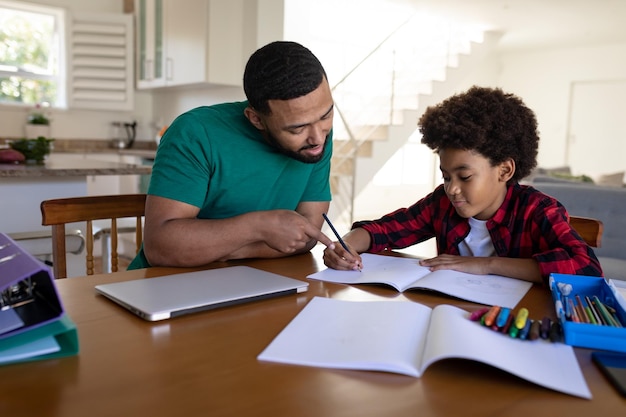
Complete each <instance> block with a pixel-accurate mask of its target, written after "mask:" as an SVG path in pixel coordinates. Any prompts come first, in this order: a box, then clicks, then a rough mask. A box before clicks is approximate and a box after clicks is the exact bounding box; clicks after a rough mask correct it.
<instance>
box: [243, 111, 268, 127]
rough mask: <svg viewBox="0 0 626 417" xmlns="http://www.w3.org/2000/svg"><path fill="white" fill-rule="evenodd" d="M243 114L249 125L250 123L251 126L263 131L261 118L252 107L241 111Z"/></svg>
mask: <svg viewBox="0 0 626 417" xmlns="http://www.w3.org/2000/svg"><path fill="white" fill-rule="evenodd" d="M243 114H244V115H245V116H246V118H247V119H248V120H249V121H250V123H252V126H254V127H256V128H257V129H259V130H265V125H264V124H263V120H262V119H261V116H259V113H257V111H256V110H254V109H253V108H252V107H246V109H245V110H244V111H243Z"/></svg>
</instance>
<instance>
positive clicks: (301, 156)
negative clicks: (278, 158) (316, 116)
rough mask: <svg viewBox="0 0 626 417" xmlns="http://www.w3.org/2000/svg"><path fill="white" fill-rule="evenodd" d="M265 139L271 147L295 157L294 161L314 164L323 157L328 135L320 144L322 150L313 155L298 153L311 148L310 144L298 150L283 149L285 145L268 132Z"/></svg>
mask: <svg viewBox="0 0 626 417" xmlns="http://www.w3.org/2000/svg"><path fill="white" fill-rule="evenodd" d="M265 140H266V141H267V143H268V144H269V145H270V146H271V147H272V148H274V149H276V150H277V151H278V152H280V153H282V154H283V155H285V156H288V157H290V158H292V159H295V160H296V161H300V162H304V163H305V164H315V163H317V162H319V161H321V160H322V158H323V157H324V153H326V141H328V136H326V140H324V144H323V145H322V146H323V147H324V150H323V151H322V153H320V154H319V155H315V156H307V155H304V154H301V153H300V151H303V150H305V149H309V148H312V146H305V147H303V148H301V149H300V151H292V150H290V149H285V147H283V145H281V144H280V142H278V140H276V138H275V137H274V136H272V135H271V134H270V133H269V132H268V133H267V134H266V135H265Z"/></svg>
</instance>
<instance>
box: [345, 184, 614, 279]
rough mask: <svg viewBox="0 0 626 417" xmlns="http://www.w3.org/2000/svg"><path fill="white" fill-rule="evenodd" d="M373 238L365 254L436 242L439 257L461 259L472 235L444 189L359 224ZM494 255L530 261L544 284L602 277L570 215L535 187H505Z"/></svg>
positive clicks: (493, 224) (492, 223)
mask: <svg viewBox="0 0 626 417" xmlns="http://www.w3.org/2000/svg"><path fill="white" fill-rule="evenodd" d="M356 227H362V228H363V229H365V230H367V231H368V232H369V233H370V235H371V237H372V245H371V247H370V248H369V250H368V252H371V253H376V252H380V251H382V250H386V249H400V248H406V247H408V246H411V245H414V244H416V243H420V242H423V241H425V240H428V239H430V238H432V237H434V238H435V239H436V240H437V252H438V253H440V254H442V253H447V254H450V255H459V244H460V243H461V242H462V241H463V240H464V239H465V237H466V236H467V234H468V233H469V231H470V226H469V222H468V220H467V219H465V218H463V217H461V216H459V215H458V214H457V212H456V210H455V209H454V207H453V206H452V204H451V203H450V199H449V198H448V197H447V196H446V193H445V191H444V189H443V185H440V186H439V187H437V188H436V189H435V190H434V191H433V192H432V193H430V194H429V195H427V196H426V197H424V198H423V199H421V200H419V201H418V202H417V203H415V204H413V205H412V206H411V207H409V208H402V209H398V210H396V211H394V212H392V213H389V214H387V215H385V216H383V217H381V218H380V219H378V220H373V221H361V222H356V223H354V224H353V225H352V228H353V229H354V228H356ZM487 229H488V230H489V234H490V235H491V241H492V242H493V247H494V248H495V250H496V254H497V256H502V257H509V258H533V259H535V260H536V261H537V262H538V263H539V268H540V270H541V275H542V276H543V278H544V280H547V278H548V276H549V274H550V273H551V272H558V273H562V274H576V275H591V276H602V268H601V267H600V263H599V262H598V258H596V255H595V254H594V252H593V249H591V247H589V246H588V245H587V244H586V243H585V242H584V241H583V240H582V238H581V237H580V236H579V235H578V233H576V232H575V231H574V230H573V229H572V228H571V227H570V225H569V214H568V213H567V211H566V210H565V207H563V205H561V203H559V202H558V201H557V200H555V199H554V198H552V197H550V196H548V195H546V194H543V193H542V192H540V191H538V190H536V189H534V188H533V187H530V186H526V185H520V184H514V185H511V186H509V187H508V191H507V194H506V197H505V199H504V202H503V203H502V205H501V206H500V208H499V209H498V211H497V212H496V213H495V215H494V216H493V217H492V218H491V219H489V220H488V221H487Z"/></svg>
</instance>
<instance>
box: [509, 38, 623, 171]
mask: <svg viewBox="0 0 626 417" xmlns="http://www.w3.org/2000/svg"><path fill="white" fill-rule="evenodd" d="M499 61H500V65H501V73H500V74H499V77H498V80H497V81H498V84H499V85H501V86H502V87H503V88H505V89H507V90H509V91H511V92H513V93H515V94H517V95H519V96H520V97H522V98H523V99H524V101H525V102H526V104H527V105H528V106H529V107H530V108H532V109H533V110H534V111H535V113H536V114H537V120H538V122H539V130H540V135H541V142H540V150H539V166H542V167H556V166H561V165H565V164H566V162H567V161H566V152H565V149H566V141H567V126H568V113H569V104H570V93H571V86H572V83H575V82H579V81H602V80H616V79H624V77H626V44H611V45H598V46H595V47H580V48H576V47H571V48H559V49H545V50H536V51H519V52H508V53H505V54H502V55H501V56H500V57H499ZM615 104H616V102H602V103H597V105H598V106H605V107H607V108H608V107H611V106H614V105H615ZM624 115H625V116H626V111H625V113H624ZM623 122H624V120H623V119H622V120H615V123H623ZM621 140H622V141H624V140H626V138H621ZM607 151H609V152H610V150H607ZM597 163H598V164H600V165H601V164H602V160H601V159H599V160H598V161H597ZM574 168H575V167H574ZM624 168H626V166H625V167H624Z"/></svg>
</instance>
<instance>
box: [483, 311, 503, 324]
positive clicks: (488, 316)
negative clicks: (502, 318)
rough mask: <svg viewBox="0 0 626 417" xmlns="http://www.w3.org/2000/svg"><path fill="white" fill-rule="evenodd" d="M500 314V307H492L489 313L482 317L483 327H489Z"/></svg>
mask: <svg viewBox="0 0 626 417" xmlns="http://www.w3.org/2000/svg"><path fill="white" fill-rule="evenodd" d="M499 312H500V306H492V307H491V308H490V309H489V311H487V313H486V314H485V315H484V316H483V317H484V319H485V326H487V327H491V325H493V324H494V323H495V321H496V317H497V316H498V313H499Z"/></svg>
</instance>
